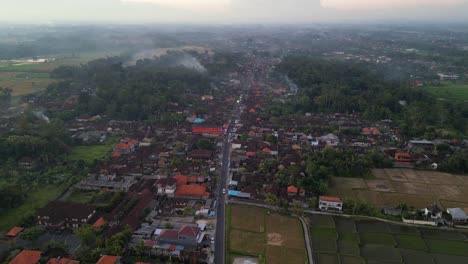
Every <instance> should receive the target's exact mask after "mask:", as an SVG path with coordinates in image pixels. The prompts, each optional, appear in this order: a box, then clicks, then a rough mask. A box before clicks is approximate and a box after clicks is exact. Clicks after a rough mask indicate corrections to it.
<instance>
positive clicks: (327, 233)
mask: <svg viewBox="0 0 468 264" xmlns="http://www.w3.org/2000/svg"><path fill="white" fill-rule="evenodd" d="M310 234H311V236H313V237H326V238H334V239H337V238H338V234H337V233H336V229H334V228H324V227H315V226H312V228H311V229H310Z"/></svg>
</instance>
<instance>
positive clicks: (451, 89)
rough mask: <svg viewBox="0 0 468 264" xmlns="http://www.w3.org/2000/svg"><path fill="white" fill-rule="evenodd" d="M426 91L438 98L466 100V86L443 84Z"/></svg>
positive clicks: (450, 83)
mask: <svg viewBox="0 0 468 264" xmlns="http://www.w3.org/2000/svg"><path fill="white" fill-rule="evenodd" d="M426 90H427V91H428V92H429V93H431V94H432V95H434V96H435V97H438V98H443V99H446V100H453V101H464V100H468V84H456V83H452V82H443V83H442V85H440V86H431V87H427V88H426Z"/></svg>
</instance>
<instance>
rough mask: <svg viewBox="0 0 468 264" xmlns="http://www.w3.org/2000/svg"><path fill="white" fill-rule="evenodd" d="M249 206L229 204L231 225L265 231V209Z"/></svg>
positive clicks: (249, 229)
mask: <svg viewBox="0 0 468 264" xmlns="http://www.w3.org/2000/svg"><path fill="white" fill-rule="evenodd" d="M254 208H255V210H252V208H251V207H249V206H238V205H235V206H231V215H232V218H231V219H232V220H231V226H232V227H233V228H237V229H242V230H247V231H251V232H265V210H264V209H262V208H256V207H254Z"/></svg>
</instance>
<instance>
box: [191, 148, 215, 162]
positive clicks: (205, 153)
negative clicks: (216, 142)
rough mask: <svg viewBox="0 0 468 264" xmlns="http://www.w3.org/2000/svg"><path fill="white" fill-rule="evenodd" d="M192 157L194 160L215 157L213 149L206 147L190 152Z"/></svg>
mask: <svg viewBox="0 0 468 264" xmlns="http://www.w3.org/2000/svg"><path fill="white" fill-rule="evenodd" d="M190 157H191V158H192V159H194V160H209V159H211V158H212V157H213V151H211V150H206V149H194V150H192V152H190Z"/></svg>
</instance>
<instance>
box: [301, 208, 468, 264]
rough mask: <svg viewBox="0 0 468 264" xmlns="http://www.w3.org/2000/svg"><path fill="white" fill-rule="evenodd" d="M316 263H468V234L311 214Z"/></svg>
mask: <svg viewBox="0 0 468 264" xmlns="http://www.w3.org/2000/svg"><path fill="white" fill-rule="evenodd" d="M309 225H310V230H309V232H310V239H311V244H312V250H313V255H314V263H318V264H321V263H326V264H328V263H332V264H333V263H336V264H344V263H349V264H354V263H356V264H357V263H411V264H412V263H414V264H418V263H424V264H428V263H432V264H438V263H441V264H442V263H450V264H458V263H460V264H465V263H468V231H464V230H463V231H462V230H443V229H437V228H428V227H417V226H414V227H413V226H404V225H398V224H390V223H385V222H381V221H375V220H362V219H354V218H348V217H340V216H325V215H310V216H309Z"/></svg>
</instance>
